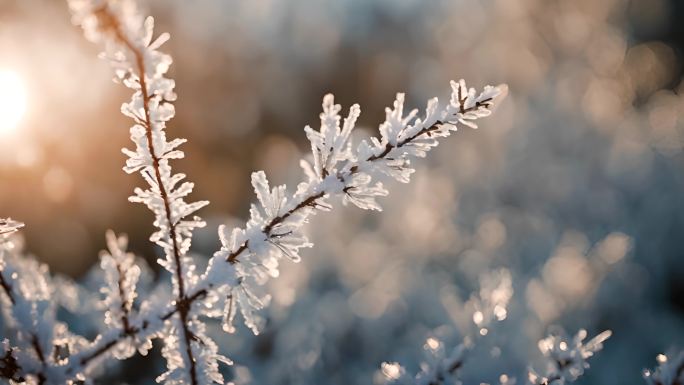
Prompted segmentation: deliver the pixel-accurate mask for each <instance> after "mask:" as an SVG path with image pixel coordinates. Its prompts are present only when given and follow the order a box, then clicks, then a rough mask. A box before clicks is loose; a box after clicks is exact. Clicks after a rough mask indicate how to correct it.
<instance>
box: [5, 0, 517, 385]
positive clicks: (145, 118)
mask: <svg viewBox="0 0 684 385" xmlns="http://www.w3.org/2000/svg"><path fill="white" fill-rule="evenodd" d="M69 4H70V7H71V10H72V12H73V18H74V22H75V23H77V24H79V25H81V26H82V27H83V29H84V32H85V35H86V37H87V38H88V39H90V40H92V41H94V42H96V43H99V44H101V45H102V46H103V47H104V53H103V55H102V56H103V57H104V58H106V59H107V60H108V61H109V62H110V63H111V65H112V66H113V68H114V70H115V80H117V81H118V82H120V83H122V84H124V85H125V86H126V87H128V88H130V89H131V90H132V91H133V96H132V98H131V100H130V101H129V102H127V103H124V104H123V106H122V108H121V110H122V113H123V114H125V115H126V116H128V117H130V118H131V119H133V121H134V125H133V127H132V128H131V130H130V133H131V139H132V141H133V142H134V144H135V148H134V149H131V150H129V149H124V150H123V151H124V153H125V154H126V155H127V156H128V159H127V161H126V166H125V167H124V170H125V171H126V172H127V173H136V172H137V173H140V174H141V175H142V176H143V179H144V180H145V182H146V184H147V187H146V188H144V189H143V188H137V189H136V190H135V194H134V195H133V196H132V197H131V198H130V201H132V202H139V203H143V204H145V205H146V206H148V208H149V209H150V210H151V211H152V212H153V214H154V217H155V220H154V225H155V226H156V227H157V231H156V232H155V233H154V234H152V236H151V238H150V239H151V241H152V242H154V243H155V244H157V245H158V246H160V248H161V249H162V250H163V252H164V256H163V257H162V258H159V260H158V262H159V264H160V265H161V266H162V267H163V268H165V269H166V270H168V271H169V272H170V273H171V276H172V287H173V295H172V296H171V297H170V298H169V300H168V301H160V300H158V298H154V299H152V298H139V291H138V289H137V284H138V280H139V276H140V269H139V268H138V267H137V265H136V262H135V257H134V256H133V255H132V254H130V253H127V252H126V250H125V246H126V241H125V238H122V237H116V236H115V235H113V233H110V234H108V236H107V243H108V247H109V250H108V251H107V252H104V253H103V254H102V256H101V267H102V270H103V273H104V279H103V282H102V288H101V293H102V295H103V297H104V299H103V302H102V303H103V305H104V306H105V307H106V309H105V310H106V311H105V314H104V321H105V322H104V324H105V328H106V329H105V330H104V331H103V332H102V333H101V334H100V335H98V336H97V337H96V338H95V339H94V340H93V341H87V340H85V339H83V338H81V337H78V336H73V335H71V334H70V333H69V332H68V329H67V328H66V327H65V325H61V324H60V323H59V322H57V321H56V319H55V313H56V311H55V309H56V303H55V301H50V297H51V294H52V292H53V291H54V290H55V289H54V287H55V284H54V283H53V282H51V280H50V276H49V275H48V274H47V269H46V268H44V267H39V266H38V265H37V263H35V264H36V266H29V265H30V264H31V263H34V262H25V261H19V258H14V257H10V256H9V246H7V252H6V251H5V249H3V257H2V260H1V262H2V263H1V264H0V276H1V277H2V283H3V284H2V287H3V291H4V296H3V301H4V303H3V310H4V311H5V313H7V318H8V319H10V320H13V322H12V324H11V326H13V327H14V330H16V336H13V337H14V338H12V339H11V342H10V341H9V340H7V341H4V342H3V351H2V355H3V356H2V361H0V375H1V376H2V377H4V378H6V379H10V380H12V381H17V382H19V381H30V382H36V383H65V382H70V381H72V380H84V379H87V378H88V377H90V375H91V374H92V370H93V369H94V368H95V367H96V366H97V365H96V364H97V363H100V362H102V361H103V360H104V359H105V358H107V357H114V358H117V359H124V358H127V357H130V356H132V355H133V354H135V352H136V351H138V352H140V353H142V354H145V353H146V352H147V351H148V350H149V348H150V347H151V340H152V339H154V338H160V339H162V340H163V342H164V346H163V348H162V354H163V355H164V357H165V358H166V361H167V368H168V370H167V371H166V372H165V373H163V374H162V375H160V376H159V377H158V378H157V381H159V382H164V383H167V384H207V383H223V381H224V380H223V377H222V375H221V374H220V372H219V367H218V363H219V362H224V363H228V364H230V363H231V362H230V360H228V359H227V358H225V357H223V356H222V355H220V354H219V353H218V347H217V346H216V344H215V343H214V342H213V341H212V340H211V339H210V338H209V337H208V336H207V334H206V325H205V324H204V321H203V319H204V318H207V317H208V318H223V323H224V329H225V330H226V331H228V332H233V331H234V327H233V322H234V319H235V317H236V315H237V313H240V314H241V316H242V318H243V319H244V322H245V324H246V325H247V326H248V327H249V328H251V329H252V331H253V332H254V333H258V332H259V330H260V326H261V324H262V322H261V317H260V316H259V314H258V312H259V310H260V309H262V308H263V307H264V306H266V304H267V302H268V296H262V295H259V294H257V293H258V292H259V286H260V285H263V284H264V283H265V282H266V281H267V280H268V279H269V278H271V277H277V276H278V271H279V269H278V266H279V263H280V260H281V259H282V258H283V257H286V258H289V259H291V260H293V261H295V262H296V261H298V260H299V259H300V255H299V251H300V249H301V248H303V247H309V246H311V244H310V243H309V242H308V240H307V238H306V237H305V236H304V234H303V232H302V227H303V225H304V224H305V223H306V222H307V221H308V219H309V217H310V216H311V215H313V214H314V213H315V212H316V211H318V210H323V211H327V210H330V209H331V208H332V200H331V198H333V197H341V198H342V200H343V203H345V204H346V203H352V204H354V205H356V206H358V207H360V208H363V209H374V210H380V206H379V204H378V202H377V201H376V198H378V197H381V196H385V195H387V193H388V192H387V190H386V189H385V187H384V186H383V185H382V183H381V182H380V181H379V180H380V179H381V178H383V177H384V176H390V177H392V178H394V179H396V180H398V181H400V182H408V181H409V177H410V175H411V173H413V171H414V170H413V168H412V165H411V161H412V160H413V159H415V158H417V157H424V156H425V155H426V153H427V152H428V151H429V150H431V149H432V148H433V147H435V146H436V145H437V144H438V140H439V139H440V138H444V137H447V136H449V135H450V134H451V133H452V132H453V131H455V130H456V128H457V125H458V124H464V125H467V126H470V127H477V126H476V124H475V121H476V120H477V119H479V118H481V117H485V116H488V115H489V114H490V113H491V107H492V106H493V105H494V103H495V99H496V98H498V97H500V96H501V95H502V94H503V93H504V92H503V91H505V88H503V87H491V86H487V87H485V88H484V90H483V91H482V92H480V93H478V92H476V90H475V89H473V88H468V87H466V85H465V82H463V81H462V80H461V81H459V82H452V84H451V86H452V92H451V99H450V100H449V101H448V102H447V103H445V104H443V105H440V104H439V102H438V100H437V99H436V98H434V99H431V100H430V101H429V102H428V104H427V108H426V110H425V112H424V113H423V114H421V116H420V117H419V116H418V110H413V111H410V112H408V114H405V113H404V109H403V108H404V95H403V94H398V95H397V99H396V101H395V102H394V106H393V108H388V109H387V117H386V120H385V122H383V123H382V124H381V125H380V128H379V130H380V137H379V138H371V139H369V140H363V141H361V142H360V143H358V144H356V145H354V144H353V143H352V141H351V139H350V135H351V132H352V130H353V129H354V125H355V122H356V119H357V118H358V116H359V114H360V108H359V106H358V105H355V106H353V107H352V108H351V109H350V111H349V113H348V115H347V117H346V118H344V119H343V118H342V117H341V116H340V111H341V107H340V106H339V105H337V104H335V103H334V99H333V96H332V95H327V96H325V97H324V99H323V113H322V114H321V124H320V129H319V130H314V129H312V128H310V127H306V128H305V132H306V135H307V137H308V138H309V140H310V141H311V147H312V153H313V154H312V161H310V162H307V161H302V163H301V165H302V167H303V169H304V172H305V174H306V180H305V181H303V182H301V183H300V184H299V185H298V186H297V189H296V191H294V192H289V191H288V190H287V188H286V187H285V186H276V187H271V186H270V185H269V182H268V180H267V178H266V175H265V174H264V172H261V171H260V172H256V173H254V174H252V186H253V187H254V190H255V193H256V196H257V203H255V204H254V205H253V206H252V208H251V210H250V218H249V221H248V222H247V224H246V226H245V227H244V228H237V229H233V230H229V229H227V228H225V227H221V228H220V229H219V235H220V238H221V243H222V247H221V249H220V250H219V251H217V252H216V253H215V254H214V255H213V257H212V258H211V259H210V261H209V264H208V267H207V269H206V271H204V272H202V273H201V272H198V271H197V269H196V267H195V264H194V262H193V260H192V259H191V258H190V257H189V256H188V250H189V249H190V242H191V237H192V232H193V230H194V229H196V228H198V227H202V226H204V222H202V221H201V219H199V218H198V217H196V216H194V214H195V212H196V211H197V210H199V209H200V208H202V207H203V206H205V205H206V204H207V202H206V201H199V202H192V203H189V202H186V198H187V196H188V195H189V194H190V193H191V191H192V188H193V184H192V183H190V182H183V179H185V175H183V174H179V173H174V172H173V171H172V169H171V165H170V161H171V160H173V159H179V158H182V157H183V156H184V154H183V152H182V151H181V150H180V149H179V146H180V145H181V144H182V143H183V142H184V141H185V140H184V139H172V140H168V139H167V137H166V133H165V127H166V123H167V122H168V121H169V120H170V119H171V118H172V117H173V115H174V108H173V105H172V104H171V102H173V101H174V100H175V98H176V95H175V93H174V91H173V89H174V81H173V80H171V79H169V78H167V77H166V76H165V74H166V72H167V71H168V69H169V66H170V64H171V62H172V60H171V57H170V56H169V55H167V54H164V53H161V52H160V51H159V50H158V49H159V48H160V47H161V45H162V44H163V43H164V42H165V41H166V40H168V38H169V35H168V34H162V35H160V36H159V37H157V38H156V39H154V38H153V37H154V32H153V27H154V21H153V19H152V18H151V17H148V18H143V17H142V16H141V14H140V12H139V11H138V9H137V7H136V4H135V3H134V2H133V1H130V0H120V1H116V0H110V1H106V0H70V1H69ZM0 224H2V226H1V227H0V233H1V234H4V233H9V232H12V231H14V230H16V228H18V227H19V225H18V224H17V223H15V222H11V221H3V222H0ZM8 245H9V244H8ZM5 254H7V256H5ZM26 261H30V260H26ZM24 267H25V268H26V269H28V268H34V269H35V268H38V271H39V272H40V274H33V276H31V274H27V273H23V272H22V271H21V269H22V268H24Z"/></svg>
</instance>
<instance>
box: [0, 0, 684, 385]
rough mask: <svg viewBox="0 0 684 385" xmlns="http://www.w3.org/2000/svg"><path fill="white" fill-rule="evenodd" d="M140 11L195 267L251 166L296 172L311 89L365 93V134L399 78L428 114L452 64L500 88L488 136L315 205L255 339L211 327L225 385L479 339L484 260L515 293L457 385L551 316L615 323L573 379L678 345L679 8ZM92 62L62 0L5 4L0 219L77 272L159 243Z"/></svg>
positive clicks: (323, 375) (627, 368)
mask: <svg viewBox="0 0 684 385" xmlns="http://www.w3.org/2000/svg"><path fill="white" fill-rule="evenodd" d="M142 4H143V5H144V6H146V7H148V8H149V10H150V14H152V15H154V16H155V18H156V19H157V22H158V24H159V27H158V29H159V30H160V31H169V32H171V35H172V39H171V41H170V43H169V44H168V45H167V46H166V51H167V52H169V53H170V54H172V55H173V57H174V59H175V62H174V65H173V67H172V70H171V76H172V77H173V78H175V79H176V82H177V92H178V94H179V100H178V102H177V103H176V110H177V117H176V118H175V119H174V120H173V122H172V124H171V125H170V127H169V129H168V130H169V131H170V133H171V135H172V136H178V137H186V138H188V140H189V142H188V144H187V145H186V146H185V148H184V149H185V151H186V156H187V158H186V159H185V160H182V161H179V162H177V163H176V164H175V167H177V169H178V170H181V171H182V172H185V173H187V174H188V175H189V176H190V179H192V180H193V181H195V182H196V185H197V186H196V190H195V191H196V192H195V193H194V195H193V196H194V197H195V198H196V199H208V200H210V201H211V205H210V206H209V207H208V208H206V209H204V210H203V211H202V212H201V213H200V214H201V215H202V216H203V217H204V218H207V219H208V222H209V226H207V228H206V229H204V230H202V231H199V232H197V235H196V237H195V238H196V240H195V244H194V245H195V251H196V253H197V255H198V259H200V260H201V259H206V256H207V255H210V254H211V253H212V252H213V251H214V250H216V248H217V247H218V237H217V234H216V230H215V229H216V226H217V225H218V224H220V223H226V222H227V223H234V224H236V225H237V224H239V223H241V221H243V220H244V218H245V217H246V214H247V209H248V203H249V202H250V201H251V200H252V199H253V196H252V191H251V187H250V185H249V173H250V172H251V171H252V170H256V169H264V170H265V171H266V172H267V173H268V174H269V176H270V178H271V179H272V180H273V182H274V183H288V184H292V183H296V181H298V180H299V179H300V170H299V168H298V167H297V163H298V162H297V160H298V159H299V158H300V157H302V154H304V153H307V152H308V148H307V147H308V142H307V141H306V139H305V136H304V133H303V127H304V125H305V124H313V125H315V124H317V121H318V113H319V110H320V100H321V97H322V95H323V94H325V93H327V92H334V93H335V95H336V101H338V102H341V103H342V104H343V106H345V107H347V106H349V105H350V104H352V103H354V102H358V103H360V104H361V106H362V111H363V112H362V115H361V119H360V123H361V126H363V127H365V128H367V129H368V130H369V132H372V131H373V130H375V129H376V126H377V124H378V123H379V122H381V121H382V120H383V117H384V107H385V106H386V105H389V104H390V103H391V102H392V101H393V100H394V94H395V92H397V91H405V92H407V99H408V104H409V105H411V106H414V107H423V105H424V100H426V99H427V98H428V97H431V96H440V97H444V96H446V95H447V92H448V91H449V90H448V81H449V80H450V79H459V78H465V79H467V80H468V82H469V83H470V84H471V85H473V86H476V87H479V86H481V85H484V84H488V83H491V84H496V83H503V82H505V83H508V85H509V88H510V94H509V97H508V99H507V100H506V101H505V103H504V104H503V105H502V106H501V107H500V108H499V110H498V111H497V113H496V114H495V115H494V116H493V117H492V118H490V119H487V121H486V122H485V123H483V124H482V127H481V129H479V130H477V131H473V130H462V131H461V132H459V133H458V134H456V135H455V136H454V137H452V138H450V139H449V140H447V141H445V142H444V143H443V144H442V145H441V146H440V147H438V149H437V150H436V151H435V152H433V153H432V154H431V156H430V157H429V158H428V159H427V160H426V161H423V162H422V163H420V165H419V167H418V172H417V173H416V176H415V178H414V180H413V181H412V183H411V184H410V185H408V186H398V185H396V184H394V185H393V186H392V188H391V189H390V190H391V191H392V194H391V195H390V197H389V198H387V199H384V201H383V202H382V203H383V206H384V208H385V212H384V213H381V214H378V213H366V212H362V211H360V210H358V209H355V208H353V207H348V208H344V209H340V210H335V211H334V212H333V213H330V214H326V215H319V216H318V217H316V218H314V221H315V224H314V225H313V226H311V227H310V229H309V230H310V234H311V239H312V240H313V241H314V243H315V244H316V247H315V248H314V249H310V250H306V251H305V252H304V255H305V256H306V257H305V258H304V260H303V262H302V263H300V264H298V265H292V264H288V265H287V266H286V267H285V268H284V271H283V274H282V276H281V278H279V279H277V280H275V281H273V282H272V286H273V288H272V289H270V290H269V291H270V292H271V293H272V294H273V303H272V306H271V307H270V308H269V309H268V311H267V314H266V315H267V317H268V320H269V321H268V327H267V329H266V331H265V333H263V334H262V335H260V336H258V337H255V336H252V335H251V334H250V333H249V332H248V331H247V330H246V329H244V330H239V332H238V333H237V334H236V335H227V334H224V333H222V332H217V333H216V334H215V339H216V341H217V342H218V343H219V345H221V346H222V352H223V353H225V354H226V355H228V356H229V357H231V358H233V359H234V360H235V361H236V363H237V365H236V366H235V367H233V368H232V369H229V372H230V373H232V374H231V376H232V377H234V378H235V379H236V383H238V384H243V383H249V382H250V381H251V382H253V383H255V384H273V385H278V384H368V383H374V382H376V381H378V375H377V370H378V368H379V366H380V363H381V362H382V361H399V362H402V363H404V364H406V366H407V368H409V369H412V370H414V371H415V369H416V368H417V365H418V363H419V362H420V360H421V355H422V347H423V344H424V342H425V339H426V338H428V337H430V336H435V337H437V338H439V339H441V340H443V341H445V342H446V343H447V345H448V346H453V345H455V344H457V343H458V342H459V341H460V340H462V339H463V338H466V337H469V338H473V336H475V335H477V334H480V333H479V330H477V329H476V328H475V327H474V326H473V323H472V321H471V319H472V309H471V308H470V307H469V305H468V304H467V301H468V298H469V297H470V295H471V292H473V291H477V290H478V288H479V283H478V280H479V278H480V277H481V276H482V275H483V274H486V273H487V272H491V271H495V270H497V269H499V268H505V269H508V270H509V271H510V272H511V275H512V279H513V289H514V292H515V294H514V297H513V300H512V303H511V304H510V306H509V308H508V314H507V317H506V319H505V320H504V321H502V322H499V323H496V325H493V326H492V327H491V328H490V329H489V330H488V331H487V334H486V335H485V336H482V337H479V338H478V339H477V343H478V345H477V348H476V349H475V351H474V352H473V353H472V356H471V358H470V359H469V360H468V361H467V362H466V365H465V369H464V381H465V382H466V383H480V382H491V383H495V382H496V380H497V378H498V377H499V374H501V373H507V374H509V375H512V376H516V377H518V378H519V383H522V382H523V380H524V378H522V377H523V373H524V371H525V368H526V366H527V365H528V364H529V363H535V362H537V361H538V359H539V352H538V350H537V347H536V341H537V340H539V339H540V338H541V337H543V336H544V334H545V333H546V331H547V330H548V328H549V326H550V325H561V326H563V327H565V328H566V329H567V330H568V331H569V332H573V333H574V332H575V331H576V329H578V328H580V327H585V328H587V329H589V331H590V334H595V333H596V332H599V331H601V330H604V329H612V330H613V332H614V334H613V337H611V339H610V340H608V342H607V344H606V347H605V350H604V352H602V353H601V354H600V355H599V356H598V357H597V358H595V359H594V360H593V361H592V369H590V370H589V371H588V373H587V375H586V376H585V377H583V378H582V379H581V380H580V383H582V384H640V383H642V380H641V373H640V372H641V369H642V368H645V367H652V366H654V364H655V361H654V357H655V355H656V354H658V353H663V352H666V351H667V350H668V349H670V348H673V347H677V346H679V347H684V280H683V279H682V277H683V276H684V259H683V258H682V257H683V256H684V242H682V241H681V239H680V237H682V233H683V232H684V227H683V226H684V157H683V154H682V146H681V145H682V143H683V142H682V139H683V138H682V136H681V135H682V134H684V133H683V132H682V131H681V130H682V128H684V119H681V118H680V116H681V115H682V112H684V98H682V96H680V91H681V89H680V80H681V78H682V73H683V71H682V70H683V69H684V61H683V59H684V58H683V57H682V54H683V53H684V51H683V49H684V24H682V23H681V20H682V18H684V4H683V3H682V2H680V1H677V0H671V1H667V0H633V1H628V0H601V1H596V0H576V1H565V0H555V1H545V0H452V1H438V0H435V1H419V0H384V1H373V2H370V1H363V0H346V1H334V2H333V1H320V2H319V1H304V0H296V1H288V2H280V1H268V0H258V1H256V0H254V1H242V2H237V1H220V0H202V1H199V0H198V1H192V2H189V1H183V0H174V1H169V0H155V1H149V2H142ZM96 54H97V48H96V47H95V46H93V45H90V44H89V43H87V42H86V41H85V40H84V39H83V38H82V36H81V34H80V31H79V30H78V29H77V28H76V27H73V26H72V25H71V24H70V22H69V15H68V10H67V7H66V4H65V3H63V2H60V1H52V0H42V1H41V0H22V1H10V0H0V71H11V72H12V73H15V74H17V76H18V77H19V78H20V79H21V80H22V81H23V83H24V84H25V87H26V113H25V115H24V116H23V118H22V120H21V121H20V122H19V124H18V125H16V126H12V127H9V128H5V129H2V130H0V180H2V182H1V183H0V213H1V214H2V216H11V217H13V218H17V219H20V220H22V221H23V222H25V223H26V224H27V228H26V230H25V231H23V233H24V234H25V238H26V244H27V247H28V250H29V251H30V252H32V253H34V254H35V255H37V257H38V258H39V259H40V260H42V261H44V262H46V263H48V264H49V265H50V267H51V269H52V270H53V271H56V272H59V273H64V274H67V275H70V276H72V277H76V278H78V277H83V276H84V275H85V274H86V272H87V271H88V270H89V269H90V268H91V267H92V266H93V265H94V264H95V263H96V261H97V256H98V251H99V250H100V249H102V248H103V247H104V232H105V230H106V229H108V228H112V229H114V230H116V231H117V232H125V233H128V234H129V236H130V238H131V244H132V249H133V251H135V252H136V253H137V254H139V255H142V256H144V257H145V258H146V259H147V260H148V261H150V264H151V265H153V266H154V260H155V259H156V258H155V256H156V255H157V254H158V251H156V250H154V249H153V248H152V246H151V245H150V244H149V242H148V241H147V238H148V236H149V234H150V233H151V232H152V224H151V216H150V214H149V212H148V211H147V209H146V208H145V207H143V206H142V205H132V204H129V203H128V202H127V197H128V195H130V193H131V191H132V189H133V187H134V186H137V185H139V184H140V183H141V182H140V178H139V177H138V176H128V175H125V174H124V173H123V172H122V171H121V167H122V164H123V162H124V156H123V155H122V154H121V153H120V148H121V147H124V146H129V143H128V126H129V122H128V121H127V119H126V118H125V117H123V116H122V115H121V114H120V113H119V106H120V104H121V102H123V101H125V100H127V99H128V94H127V93H128V91H127V90H125V89H124V88H123V87H119V86H115V85H113V84H111V81H110V79H111V72H110V69H109V67H108V65H107V63H106V62H104V61H100V60H98V59H97V57H96ZM683 86H684V85H683ZM155 269H156V266H155ZM162 278H163V279H165V277H162ZM66 316H68V315H66ZM153 362H155V364H154V365H157V366H159V368H157V369H158V370H150V369H149V367H150V361H149V360H148V361H145V360H142V359H140V358H134V359H131V360H129V361H127V362H125V363H124V364H123V368H124V369H125V372H124V377H125V380H127V381H129V382H130V383H141V384H142V383H150V382H151V381H153V379H154V377H155V376H156V375H157V374H158V373H159V372H161V371H162V370H161V366H162V365H163V361H161V360H158V361H153ZM110 370H114V369H110ZM111 373H115V372H111ZM112 377H113V374H112ZM103 381H107V375H105V377H104V379H103Z"/></svg>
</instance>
